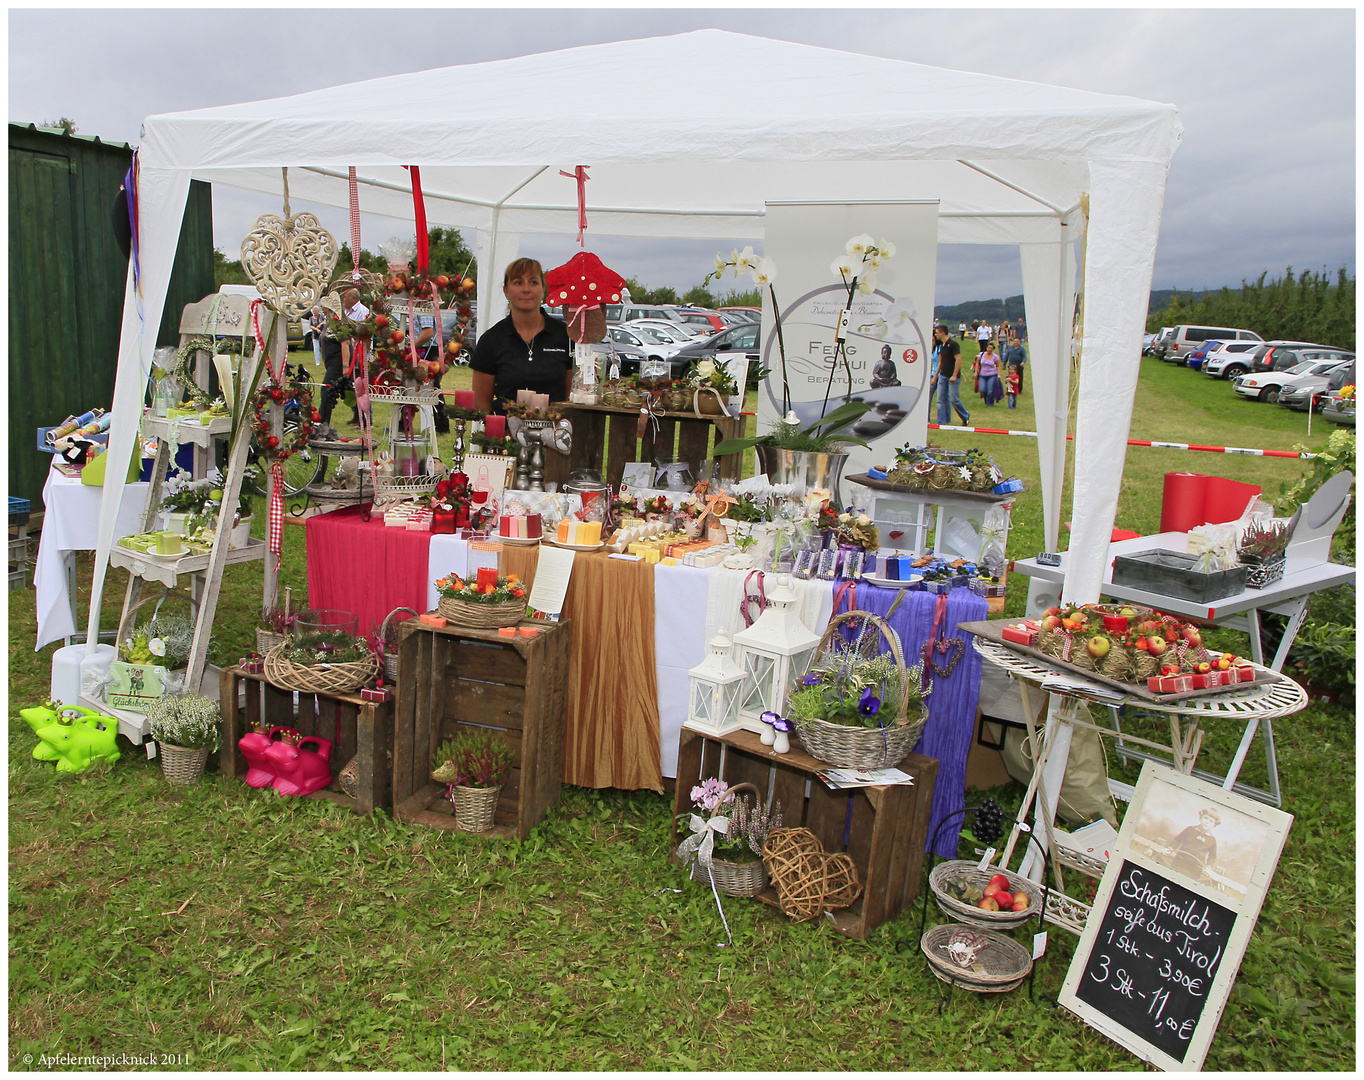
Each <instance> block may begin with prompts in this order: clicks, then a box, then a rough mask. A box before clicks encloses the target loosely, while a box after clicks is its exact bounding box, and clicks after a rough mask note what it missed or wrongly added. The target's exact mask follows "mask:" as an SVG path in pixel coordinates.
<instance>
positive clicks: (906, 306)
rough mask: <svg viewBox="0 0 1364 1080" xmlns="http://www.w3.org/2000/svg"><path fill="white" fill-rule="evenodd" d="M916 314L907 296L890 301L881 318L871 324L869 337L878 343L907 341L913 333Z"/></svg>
mask: <svg viewBox="0 0 1364 1080" xmlns="http://www.w3.org/2000/svg"><path fill="white" fill-rule="evenodd" d="M916 318H918V312H916V311H915V310H914V301H913V300H912V299H910V298H909V297H908V296H904V297H901V298H900V299H899V300H895V301H892V302H891V303H890V304H889V305H888V306H887V307H886V310H885V311H884V312H882V314H881V317H880V318H879V319H877V320H876V322H874V323H872V326H871V336H872V337H874V338H876V339H877V340H878V341H887V340H889V341H909V340H910V335H912V334H913V332H914V320H915V319H916Z"/></svg>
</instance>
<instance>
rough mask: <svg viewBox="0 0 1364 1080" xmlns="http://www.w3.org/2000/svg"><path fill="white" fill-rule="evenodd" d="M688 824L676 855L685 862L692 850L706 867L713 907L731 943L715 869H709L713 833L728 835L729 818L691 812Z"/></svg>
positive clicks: (732, 941)
mask: <svg viewBox="0 0 1364 1080" xmlns="http://www.w3.org/2000/svg"><path fill="white" fill-rule="evenodd" d="M690 825H691V832H692V834H691V836H689V837H687V839H685V840H683V841H682V843H681V844H679V845H678V848H677V856H678V858H680V859H681V860H682V862H683V863H684V864H685V863H686V862H687V861H688V859H689V858H690V857H691V855H692V854H693V852H694V853H695V855H696V861H697V862H698V863H699V864H700V865H701V866H704V867H705V868H706V876H707V877H708V878H709V879H710V891H711V893H712V895H714V897H715V907H716V910H718V911H719V912H720V922H722V923H723V924H724V927H725V938H726V939H727V943H728V944H730V945H733V944H734V935H733V934H731V933H730V932H729V920H728V919H726V918H725V906H724V904H722V903H721V902H720V892H719V890H718V889H716V887H715V871H714V870H712V869H711V857H712V854H713V852H714V848H715V834H716V833H724V834H725V835H726V836H728V835H729V818H727V817H720V816H719V815H716V816H715V817H713V818H711V819H710V820H709V821H707V820H706V819H705V818H703V817H701V815H700V814H692V816H691V822H690Z"/></svg>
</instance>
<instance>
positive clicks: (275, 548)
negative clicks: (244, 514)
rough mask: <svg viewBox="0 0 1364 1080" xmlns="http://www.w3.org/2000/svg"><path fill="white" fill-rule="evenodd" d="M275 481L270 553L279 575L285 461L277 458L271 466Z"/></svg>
mask: <svg viewBox="0 0 1364 1080" xmlns="http://www.w3.org/2000/svg"><path fill="white" fill-rule="evenodd" d="M270 475H271V477H272V478H273V479H274V481H275V482H274V484H272V485H271V492H270V553H271V554H272V555H274V557H275V573H279V561H280V552H281V551H283V549H284V459H283V458H275V460H274V461H273V462H271V464H270Z"/></svg>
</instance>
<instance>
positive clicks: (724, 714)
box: [687, 630, 744, 735]
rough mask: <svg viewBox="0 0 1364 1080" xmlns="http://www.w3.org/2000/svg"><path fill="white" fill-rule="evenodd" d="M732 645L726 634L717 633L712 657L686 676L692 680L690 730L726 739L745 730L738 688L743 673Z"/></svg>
mask: <svg viewBox="0 0 1364 1080" xmlns="http://www.w3.org/2000/svg"><path fill="white" fill-rule="evenodd" d="M733 645H734V643H733V642H732V641H731V640H730V637H729V634H728V633H727V632H726V631H724V630H720V631H717V632H716V634H715V636H714V637H713V638H711V640H710V653H709V654H708V655H707V656H706V658H705V659H704V660H702V661H701V662H700V663H699V664H697V665H696V666H695V667H694V668H692V669H691V670H690V671H688V672H687V675H688V677H689V678H690V679H691V699H690V702H689V703H688V706H687V727H689V728H695V729H696V730H697V731H703V732H705V733H706V734H707V735H724V734H726V733H728V732H731V731H737V730H738V729H739V728H740V727H741V726H742V725H741V724H740V723H739V686H740V684H741V683H742V682H743V678H744V669H743V668H741V667H740V666H739V665H738V664H737V663H735V661H734V656H733Z"/></svg>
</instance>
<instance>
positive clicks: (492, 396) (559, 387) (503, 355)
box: [469, 259, 573, 412]
mask: <svg viewBox="0 0 1364 1080" xmlns="http://www.w3.org/2000/svg"><path fill="white" fill-rule="evenodd" d="M502 294H503V295H504V296H505V297H506V298H507V303H508V304H509V305H510V307H511V312H510V314H508V315H507V317H506V318H505V319H503V320H502V321H501V322H499V323H498V324H497V325H496V326H493V327H491V328H490V329H489V330H488V331H487V332H486V333H484V334H480V335H479V338H478V344H477V345H476V346H475V347H474V355H473V357H472V359H470V361H469V367H470V368H471V369H472V370H473V376H474V408H476V409H481V410H483V411H485V412H489V411H490V412H501V411H502V410H501V406H500V402H503V401H515V400H516V392H517V391H518V390H530V391H533V392H534V393H537V394H548V395H549V400H550V401H564V400H566V399H567V398H568V390H569V386H570V385H571V384H572V381H573V353H572V351H571V347H570V345H569V340H568V328H567V327H566V326H565V325H564V324H563V323H562V322H560V321H559V320H558V319H556V318H554V317H553V316H551V315H550V314H549V313H548V312H546V311H545V309H544V308H543V307H541V306H540V305H541V304H542V303H543V302H544V299H545V275H544V271H543V270H542V269H541V268H540V264H539V263H538V262H536V261H535V260H534V259H517V260H516V261H515V262H513V263H512V264H511V265H510V266H508V267H507V270H506V273H504V274H503V275H502Z"/></svg>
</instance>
